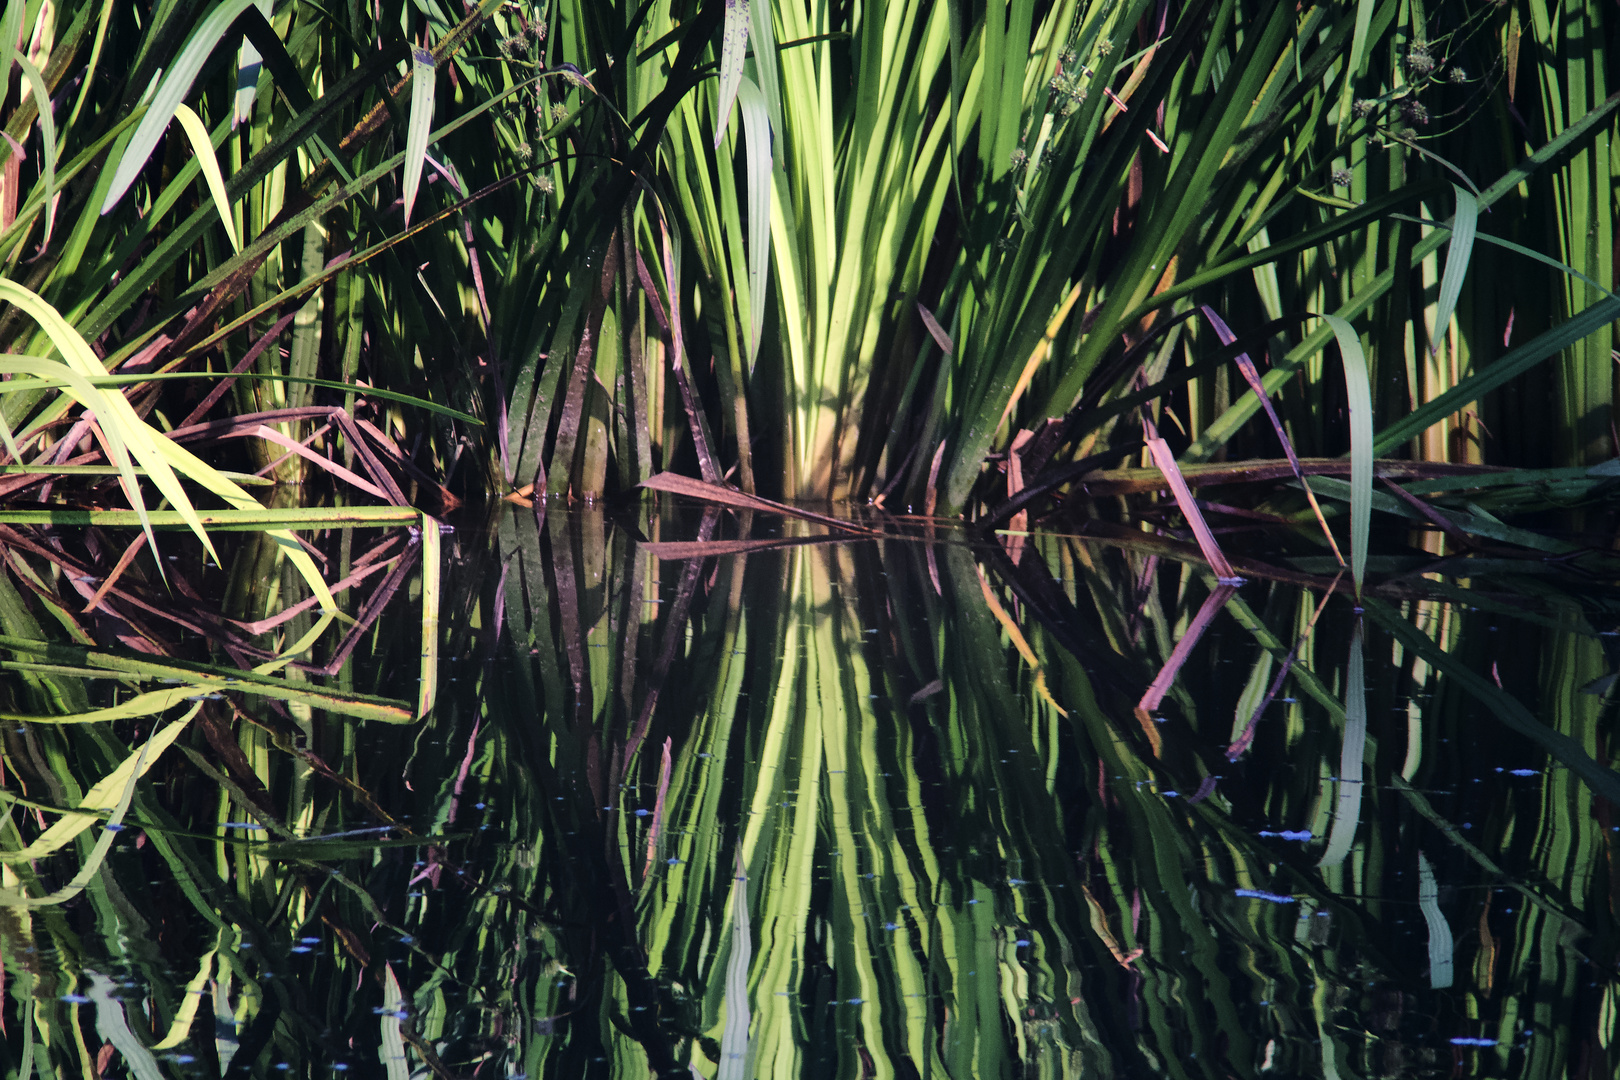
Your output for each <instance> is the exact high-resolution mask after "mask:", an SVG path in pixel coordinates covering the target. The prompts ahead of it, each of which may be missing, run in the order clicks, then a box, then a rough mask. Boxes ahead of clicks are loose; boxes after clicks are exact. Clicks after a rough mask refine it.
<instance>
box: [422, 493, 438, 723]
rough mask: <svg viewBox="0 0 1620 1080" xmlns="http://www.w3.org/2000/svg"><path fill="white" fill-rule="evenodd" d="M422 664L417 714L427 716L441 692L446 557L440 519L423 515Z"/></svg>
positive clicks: (423, 717)
mask: <svg viewBox="0 0 1620 1080" xmlns="http://www.w3.org/2000/svg"><path fill="white" fill-rule="evenodd" d="M421 522H422V524H421V528H422V666H421V678H420V689H419V690H418V692H417V699H416V717H417V719H419V720H420V719H425V718H426V717H427V715H428V713H430V712H432V711H433V702H434V701H435V700H436V699H437V697H438V693H439V639H440V637H441V636H442V635H441V632H440V629H439V607H440V596H439V594H440V588H441V587H440V578H439V575H440V564H441V562H442V561H443V560H442V556H441V554H440V550H439V549H440V545H441V543H442V542H443V541H442V540H441V538H440V536H439V523H438V522H437V521H435V520H434V519H433V518H432V517H430V516H429V515H427V514H423V515H422V519H421Z"/></svg>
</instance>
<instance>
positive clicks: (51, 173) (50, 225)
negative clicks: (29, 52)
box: [0, 46, 56, 244]
mask: <svg viewBox="0 0 1620 1080" xmlns="http://www.w3.org/2000/svg"><path fill="white" fill-rule="evenodd" d="M0 47H3V46H0ZM11 58H12V60H14V61H16V64H17V66H18V67H19V68H21V69H22V73H23V80H24V81H25V82H27V83H28V87H29V90H30V91H32V93H33V95H34V103H35V104H36V105H37V106H38V107H39V133H40V136H41V139H40V142H41V144H42V145H43V150H42V152H41V154H40V159H41V160H40V173H41V179H42V180H43V181H44V184H45V239H44V241H43V243H46V244H49V243H50V242H51V231H52V229H54V228H55V227H56V119H55V117H54V116H53V115H52V113H51V92H50V90H49V89H48V88H47V87H46V86H45V77H44V76H43V75H41V74H40V72H39V68H37V67H35V66H34V65H33V64H31V63H29V61H28V57H26V56H24V55H23V54H22V53H20V52H16V51H15V50H13V51H12V54H11ZM7 66H9V65H7Z"/></svg>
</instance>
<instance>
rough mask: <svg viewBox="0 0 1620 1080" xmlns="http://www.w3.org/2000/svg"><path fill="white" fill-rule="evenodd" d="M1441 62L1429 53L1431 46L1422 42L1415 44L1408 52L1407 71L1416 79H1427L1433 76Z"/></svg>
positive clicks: (1409, 47) (1408, 48)
mask: <svg viewBox="0 0 1620 1080" xmlns="http://www.w3.org/2000/svg"><path fill="white" fill-rule="evenodd" d="M1439 66H1440V62H1439V61H1438V60H1436V59H1435V58H1434V54H1433V53H1431V52H1429V46H1428V45H1426V44H1425V43H1423V42H1421V41H1416V42H1413V43H1412V44H1411V45H1410V46H1408V47H1407V50H1406V70H1408V71H1410V72H1411V73H1412V77H1413V78H1415V79H1427V78H1428V77H1429V76H1430V75H1433V74H1434V72H1435V69H1437V68H1438V67H1439Z"/></svg>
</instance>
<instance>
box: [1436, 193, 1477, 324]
mask: <svg viewBox="0 0 1620 1080" xmlns="http://www.w3.org/2000/svg"><path fill="white" fill-rule="evenodd" d="M1451 187H1452V190H1453V191H1455V192H1456V193H1457V214H1456V216H1455V217H1453V218H1452V219H1451V246H1450V247H1449V248H1447V249H1446V269H1445V272H1444V273H1443V274H1442V275H1441V277H1440V308H1439V311H1437V312H1436V313H1435V316H1434V340H1433V341H1431V342H1429V351H1430V352H1434V351H1435V349H1436V347H1437V346H1438V344H1439V342H1440V341H1441V340H1443V339H1444V338H1445V336H1446V324H1448V323H1449V322H1451V313H1452V312H1453V311H1456V310H1457V297H1458V296H1459V295H1460V294H1461V293H1462V284H1463V278H1464V277H1466V276H1467V275H1468V260H1469V258H1470V257H1471V256H1472V255H1473V251H1474V227H1475V225H1476V224H1477V223H1478V222H1479V200H1477V199H1475V198H1474V196H1473V195H1472V194H1470V193H1469V192H1467V191H1464V190H1463V189H1462V188H1461V187H1458V186H1457V185H1456V184H1453V185H1451Z"/></svg>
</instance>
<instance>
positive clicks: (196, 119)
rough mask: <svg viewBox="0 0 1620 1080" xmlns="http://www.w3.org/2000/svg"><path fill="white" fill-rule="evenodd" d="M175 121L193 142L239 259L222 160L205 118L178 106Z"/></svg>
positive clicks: (203, 172) (175, 110)
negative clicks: (216, 154)
mask: <svg viewBox="0 0 1620 1080" xmlns="http://www.w3.org/2000/svg"><path fill="white" fill-rule="evenodd" d="M174 118H175V119H176V120H178V121H180V126H181V128H183V129H184V130H185V133H186V138H187V139H190V140H191V149H192V152H193V153H195V154H196V155H197V165H198V167H199V168H201V169H202V174H203V179H204V180H206V181H207V182H208V194H210V195H212V196H213V198H214V208H215V209H217V210H218V211H219V220H220V223H221V224H222V225H224V226H225V235H226V236H227V237H229V238H230V241H231V250H232V251H234V252H236V253H237V254H238V255H240V254H241V253H242V242H241V241H240V240H238V239H237V238H236V223H235V222H234V221H232V220H231V199H230V196H229V195H227V194H225V177H224V175H223V174H221V173H220V171H219V158H217V157H215V156H214V143H213V140H211V139H210V138H209V137H208V128H207V127H206V126H205V125H204V124H203V122H202V117H200V116H198V115H197V114H196V113H194V112H192V111H191V107H190V106H189V105H185V104H180V105H176V106H175V109H174Z"/></svg>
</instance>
